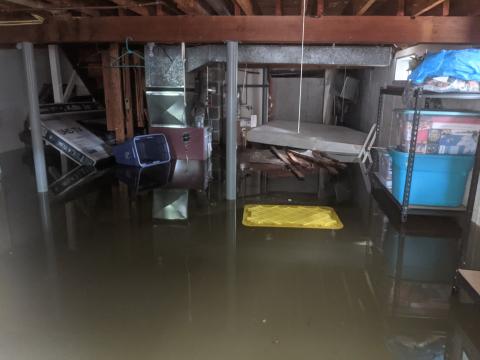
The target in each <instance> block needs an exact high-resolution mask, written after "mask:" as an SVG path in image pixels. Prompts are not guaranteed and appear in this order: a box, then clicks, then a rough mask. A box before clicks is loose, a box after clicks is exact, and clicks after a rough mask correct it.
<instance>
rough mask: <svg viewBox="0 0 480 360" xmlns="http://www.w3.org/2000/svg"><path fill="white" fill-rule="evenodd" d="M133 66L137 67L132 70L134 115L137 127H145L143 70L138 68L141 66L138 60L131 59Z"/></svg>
mask: <svg viewBox="0 0 480 360" xmlns="http://www.w3.org/2000/svg"><path fill="white" fill-rule="evenodd" d="M133 65H135V66H137V67H135V68H134V72H133V74H134V81H135V114H136V116H135V117H136V121H137V127H139V128H143V127H145V113H144V110H145V109H144V108H145V103H144V97H143V96H144V92H145V79H144V76H143V69H142V68H140V67H138V66H140V65H141V61H140V58H138V57H134V58H133Z"/></svg>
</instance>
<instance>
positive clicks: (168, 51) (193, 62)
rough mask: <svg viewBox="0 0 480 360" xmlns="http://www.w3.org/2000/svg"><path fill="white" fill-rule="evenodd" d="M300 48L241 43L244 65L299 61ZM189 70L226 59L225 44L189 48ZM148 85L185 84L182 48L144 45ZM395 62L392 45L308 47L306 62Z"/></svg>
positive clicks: (376, 64)
mask: <svg viewBox="0 0 480 360" xmlns="http://www.w3.org/2000/svg"><path fill="white" fill-rule="evenodd" d="M300 52H301V47H300V46H296V45H239V46H238V62H239V63H241V64H272V65H281V64H299V63H300ZM186 58H187V64H186V69H187V71H188V72H191V71H193V70H196V69H198V68H200V67H202V66H204V65H206V64H208V63H214V62H226V61H227V51H226V49H225V46H224V45H204V46H194V47H189V48H187V50H186ZM145 60H146V61H145V67H146V68H145V78H146V85H147V87H151V86H155V87H175V86H183V77H182V76H183V75H182V74H183V68H182V58H181V52H180V47H179V46H178V45H174V46H163V45H156V44H153V43H150V44H147V45H146V47H145ZM391 61H392V48H391V47H382V46H306V47H305V52H304V64H307V65H319V66H338V67H345V66H346V67H385V66H389V65H390V63H391Z"/></svg>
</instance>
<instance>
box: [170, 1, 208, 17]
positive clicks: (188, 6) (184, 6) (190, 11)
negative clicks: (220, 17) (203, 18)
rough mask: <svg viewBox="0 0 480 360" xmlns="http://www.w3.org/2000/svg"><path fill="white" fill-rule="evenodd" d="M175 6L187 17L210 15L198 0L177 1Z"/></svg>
mask: <svg viewBox="0 0 480 360" xmlns="http://www.w3.org/2000/svg"><path fill="white" fill-rule="evenodd" d="M175 5H177V7H178V8H179V9H180V10H182V11H183V12H184V13H185V14H187V15H209V13H208V11H207V10H206V9H205V8H204V7H203V6H202V5H201V4H200V3H199V2H198V1H197V0H175Z"/></svg>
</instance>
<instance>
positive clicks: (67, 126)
mask: <svg viewBox="0 0 480 360" xmlns="http://www.w3.org/2000/svg"><path fill="white" fill-rule="evenodd" d="M42 131H43V138H44V139H45V141H46V142H47V143H49V144H50V145H51V146H53V147H54V148H56V149H57V150H59V151H60V152H62V153H63V154H65V155H66V156H68V157H69V158H70V159H71V160H73V161H75V162H76V163H77V164H79V165H84V166H96V165H98V164H99V163H100V162H106V161H107V160H109V159H110V158H111V153H110V152H111V150H110V147H109V146H108V145H107V144H105V142H104V141H103V140H102V139H100V138H99V137H98V136H96V135H95V134H93V133H92V132H90V131H89V130H87V129H86V128H85V127H84V126H82V125H81V124H80V123H78V122H77V121H75V120H72V119H61V120H45V121H42Z"/></svg>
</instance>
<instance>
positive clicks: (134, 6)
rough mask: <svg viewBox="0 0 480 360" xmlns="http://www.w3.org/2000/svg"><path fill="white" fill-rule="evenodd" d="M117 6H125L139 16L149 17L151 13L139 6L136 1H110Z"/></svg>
mask: <svg viewBox="0 0 480 360" xmlns="http://www.w3.org/2000/svg"><path fill="white" fill-rule="evenodd" d="M110 1H112V2H113V3H115V4H116V5H119V6H123V7H125V8H126V9H128V10H130V11H132V12H134V13H135V14H137V15H142V16H148V15H150V13H149V12H148V9H147V8H146V7H142V6H139V4H138V3H137V2H135V0H110Z"/></svg>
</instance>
